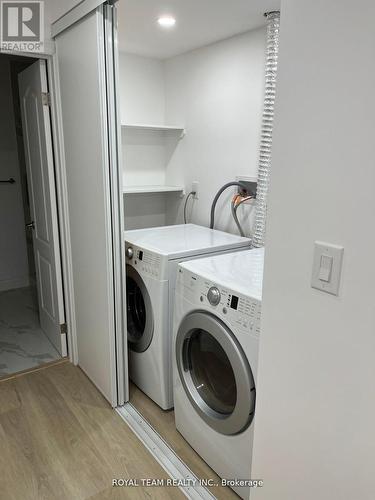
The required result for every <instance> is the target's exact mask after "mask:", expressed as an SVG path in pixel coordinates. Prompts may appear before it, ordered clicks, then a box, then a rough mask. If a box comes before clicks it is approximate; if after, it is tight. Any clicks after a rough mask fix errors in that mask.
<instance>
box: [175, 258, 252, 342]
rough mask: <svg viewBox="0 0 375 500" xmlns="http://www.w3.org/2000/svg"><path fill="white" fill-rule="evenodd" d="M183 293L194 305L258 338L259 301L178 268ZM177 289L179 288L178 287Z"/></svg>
mask: <svg viewBox="0 0 375 500" xmlns="http://www.w3.org/2000/svg"><path fill="white" fill-rule="evenodd" d="M178 280H179V284H180V285H181V284H182V288H183V293H184V296H185V297H186V298H187V299H188V300H189V301H190V302H192V303H193V304H194V305H196V306H197V307H200V308H204V309H207V310H210V311H212V313H214V314H215V315H216V316H219V317H221V318H222V319H223V321H224V322H225V323H229V324H230V325H233V327H236V330H240V331H242V332H243V333H248V334H251V335H254V336H256V337H259V334H260V316H261V301H259V300H257V299H255V298H251V297H247V296H246V295H242V294H240V293H238V292H235V291H232V290H230V289H228V288H224V287H222V286H220V285H219V284H217V283H213V282H211V281H209V280H206V279H205V278H202V277H201V276H198V275H195V274H193V273H191V272H190V271H187V270H185V269H181V268H180V269H179V273H178ZM180 290H181V288H180Z"/></svg>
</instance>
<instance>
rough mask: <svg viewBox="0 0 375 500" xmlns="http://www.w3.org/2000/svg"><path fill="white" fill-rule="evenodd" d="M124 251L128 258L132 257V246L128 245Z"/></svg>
mask: <svg viewBox="0 0 375 500" xmlns="http://www.w3.org/2000/svg"><path fill="white" fill-rule="evenodd" d="M125 253H126V256H127V258H128V259H132V258H133V255H134V251H133V249H132V247H128V248H127V249H126V252H125Z"/></svg>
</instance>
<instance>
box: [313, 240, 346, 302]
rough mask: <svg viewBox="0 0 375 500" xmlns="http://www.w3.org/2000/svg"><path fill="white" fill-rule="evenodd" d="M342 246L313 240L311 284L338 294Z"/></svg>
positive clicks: (324, 290)
mask: <svg viewBox="0 0 375 500" xmlns="http://www.w3.org/2000/svg"><path fill="white" fill-rule="evenodd" d="M343 254H344V248H343V247H342V246H339V245H333V244H331V243H324V242H321V241H316V242H315V249H314V262H313V270H312V278H311V286H312V287H313V288H317V289H318V290H322V291H323V292H327V293H331V294H333V295H338V293H339V286H340V277H341V267H342V259H343Z"/></svg>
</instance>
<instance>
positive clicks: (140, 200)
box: [119, 52, 167, 229]
mask: <svg viewBox="0 0 375 500" xmlns="http://www.w3.org/2000/svg"><path fill="white" fill-rule="evenodd" d="M119 67H120V101H121V102H120V105H121V109H120V112H121V121H122V123H133V124H134V123H143V124H163V123H164V122H165V81H164V67H163V62H162V61H160V60H157V59H150V58H147V57H139V56H136V55H132V54H126V53H123V52H120V54H119ZM166 162H167V157H166V148H165V138H164V134H163V132H155V131H144V130H131V129H125V128H122V163H123V178H124V184H125V185H127V186H134V185H143V184H154V185H158V184H164V183H165V180H166V179H165V173H166V169H165V164H166ZM166 211H167V209H166V197H165V196H164V195H156V194H153V195H133V194H132V195H128V194H126V195H125V196H124V213H125V227H126V229H139V228H144V227H157V226H163V225H165V224H166Z"/></svg>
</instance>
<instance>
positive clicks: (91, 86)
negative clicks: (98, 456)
mask: <svg viewBox="0 0 375 500" xmlns="http://www.w3.org/2000/svg"><path fill="white" fill-rule="evenodd" d="M106 9H107V8H105V7H104V6H100V7H98V8H97V9H96V10H95V11H93V12H91V13H89V14H88V15H86V16H85V17H84V18H83V19H81V20H79V21H78V22H75V23H74V24H72V25H71V26H70V27H68V28H65V29H64V30H63V31H62V32H60V33H59V34H57V36H56V38H55V41H56V50H57V58H58V72H59V78H60V93H61V110H62V133H63V143H64V154H65V169H66V188H67V189H66V190H67V202H68V209H69V225H70V240H71V241H70V246H71V261H72V275H73V276H72V281H73V294H74V303H75V328H76V339H77V346H76V347H77V353H78V365H79V366H80V367H81V368H82V369H83V370H84V372H85V373H86V374H87V375H88V377H89V378H90V379H91V380H92V381H93V382H94V384H95V385H96V386H97V387H98V389H99V390H100V391H101V392H102V393H103V395H104V396H105V397H106V398H107V399H108V401H109V402H110V403H111V404H112V405H113V406H116V405H118V404H122V403H123V400H124V380H126V374H125V369H124V366H123V364H124V352H123V349H124V346H123V341H122V340H123V317H122V314H123V313H122V304H121V301H122V300H123V296H122V294H123V288H122V283H123V276H122V270H121V248H120V242H121V232H120V231H121V221H120V220H119V217H118V210H119V199H118V198H119V186H118V161H119V159H118V155H117V150H118V144H117V142H116V141H117V138H116V127H117V124H116V114H115V108H114V101H113V99H114V92H115V90H114V85H113V68H112V62H111V61H108V57H110V58H111V57H112V56H111V54H112V52H113V47H112V46H111V44H112V42H111V39H112V37H113V33H112V27H111V22H112V21H111V18H110V16H108V12H107V10H106ZM109 12H110V11H109ZM108 42H109V46H108ZM119 266H120V268H119Z"/></svg>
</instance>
